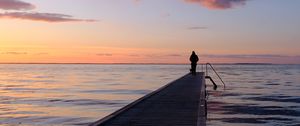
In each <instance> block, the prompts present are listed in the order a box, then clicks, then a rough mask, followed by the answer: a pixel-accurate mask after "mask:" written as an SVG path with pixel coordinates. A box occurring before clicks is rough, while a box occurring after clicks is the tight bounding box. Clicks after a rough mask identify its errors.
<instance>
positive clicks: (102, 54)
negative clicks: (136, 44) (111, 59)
mask: <svg viewBox="0 0 300 126" xmlns="http://www.w3.org/2000/svg"><path fill="white" fill-rule="evenodd" d="M96 55H97V56H113V54H111V53H98V54H96Z"/></svg>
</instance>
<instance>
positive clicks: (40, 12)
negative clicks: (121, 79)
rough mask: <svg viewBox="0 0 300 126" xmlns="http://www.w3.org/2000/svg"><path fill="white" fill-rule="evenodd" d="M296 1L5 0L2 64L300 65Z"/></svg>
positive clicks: (1, 6) (0, 13) (1, 3)
mask: <svg viewBox="0 0 300 126" xmlns="http://www.w3.org/2000/svg"><path fill="white" fill-rule="evenodd" d="M299 5H300V1H299V0H288V1H287V0H0V63H189V60H188V59H189V56H190V54H191V52H192V51H193V50H194V51H195V52H196V53H197V54H198V56H199V58H200V62H201V63H206V62H210V63H276V64H300V41H299V40H300V15H299V12H300V8H299Z"/></svg>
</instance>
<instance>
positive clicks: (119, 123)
mask: <svg viewBox="0 0 300 126" xmlns="http://www.w3.org/2000/svg"><path fill="white" fill-rule="evenodd" d="M204 86H205V78H204V73H203V72H200V73H197V74H196V75H191V74H187V75H185V76H183V77H181V78H179V79H177V80H175V81H173V82H171V83H169V84H167V85H166V86H164V87H162V88H160V89H158V90H156V91H154V92H152V93H150V94H148V95H146V96H144V97H142V98H140V99H138V100H136V101H135V102H133V103H131V104H129V105H127V106H125V107H124V108H122V109H120V110H118V111H116V112H114V113H112V114H111V115H108V116H107V117H105V118H103V119H101V120H99V121H97V122H95V123H92V124H90V126H204V125H205V118H206V116H205V89H204Z"/></svg>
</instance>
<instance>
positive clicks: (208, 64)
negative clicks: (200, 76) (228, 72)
mask: <svg viewBox="0 0 300 126" xmlns="http://www.w3.org/2000/svg"><path fill="white" fill-rule="evenodd" d="M205 65H206V72H205V76H208V66H210V68H211V69H212V70H213V71H214V72H215V74H216V75H217V76H218V78H219V79H220V80H221V82H222V83H223V85H224V88H225V87H226V85H225V83H224V81H223V80H222V78H221V77H220V75H219V74H218V72H217V71H216V70H215V68H214V67H213V66H212V65H211V64H210V63H206V64H205ZM202 67H203V66H202Z"/></svg>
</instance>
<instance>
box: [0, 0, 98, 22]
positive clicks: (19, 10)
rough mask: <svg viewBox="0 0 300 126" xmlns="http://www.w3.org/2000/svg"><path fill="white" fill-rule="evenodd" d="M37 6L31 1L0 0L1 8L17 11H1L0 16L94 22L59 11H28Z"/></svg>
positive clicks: (47, 20)
mask: <svg viewBox="0 0 300 126" xmlns="http://www.w3.org/2000/svg"><path fill="white" fill-rule="evenodd" d="M34 8H35V6H34V5H33V4H31V3H27V2H23V1H20V0H0V9H2V10H15V11H16V12H4V13H0V18H9V19H22V20H32V21H44V22H94V21H96V20H91V19H78V18H74V17H73V16H71V15H66V14H57V13H40V12H31V11H30V12H26V10H32V9H34Z"/></svg>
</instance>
